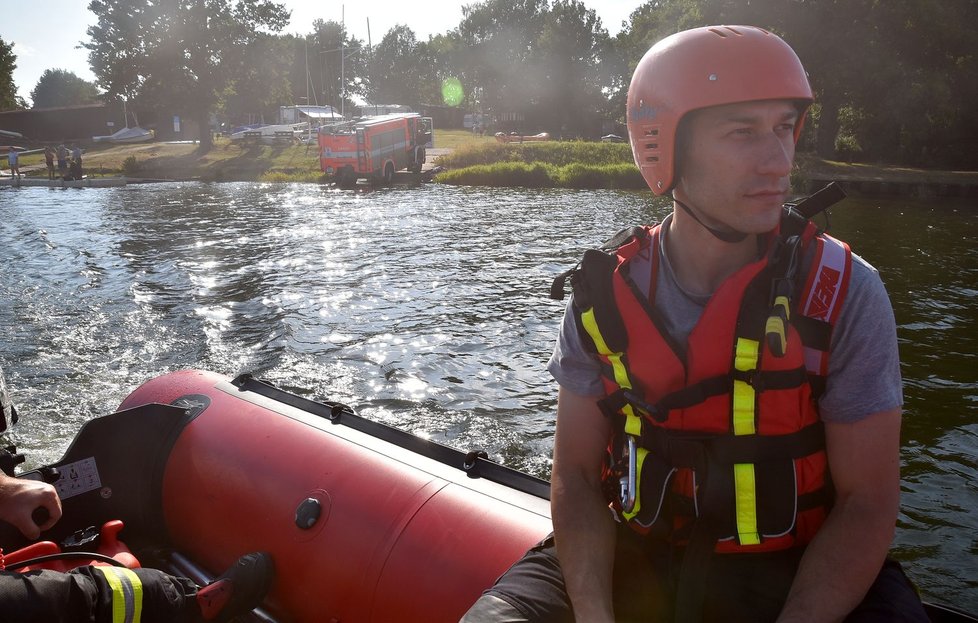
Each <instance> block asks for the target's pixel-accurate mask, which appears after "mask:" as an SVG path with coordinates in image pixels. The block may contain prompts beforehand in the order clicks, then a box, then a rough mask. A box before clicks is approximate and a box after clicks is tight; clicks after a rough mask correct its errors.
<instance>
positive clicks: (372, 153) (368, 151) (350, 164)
mask: <svg viewBox="0 0 978 623" xmlns="http://www.w3.org/2000/svg"><path fill="white" fill-rule="evenodd" d="M430 140H431V120H430V118H428V117H422V116H421V115H419V114H417V113H404V114H393V115H380V116H377V117H364V118H361V119H355V120H352V121H345V122H341V123H336V124H331V125H326V126H323V127H321V128H319V164H320V167H321V168H322V171H323V173H326V174H327V175H331V176H332V179H333V180H334V181H335V182H336V183H338V184H340V185H349V184H355V183H356V181H357V180H358V179H360V178H369V179H371V180H372V181H379V182H383V183H385V184H390V183H391V181H392V180H393V179H394V172H395V171H399V170H401V169H411V170H412V171H414V172H415V173H417V172H420V171H421V165H422V164H424V161H425V144H427V143H428V142H429V141H430Z"/></svg>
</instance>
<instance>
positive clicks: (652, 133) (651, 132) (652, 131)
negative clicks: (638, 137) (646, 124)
mask: <svg viewBox="0 0 978 623" xmlns="http://www.w3.org/2000/svg"><path fill="white" fill-rule="evenodd" d="M645 136H659V128H646V129H645Z"/></svg>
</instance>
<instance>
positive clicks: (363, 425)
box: [231, 373, 550, 500]
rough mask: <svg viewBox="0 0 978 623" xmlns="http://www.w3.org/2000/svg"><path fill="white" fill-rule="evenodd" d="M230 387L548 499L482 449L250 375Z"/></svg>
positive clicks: (541, 485) (534, 481)
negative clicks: (441, 440)
mask: <svg viewBox="0 0 978 623" xmlns="http://www.w3.org/2000/svg"><path fill="white" fill-rule="evenodd" d="M231 384H232V385H234V386H235V387H237V388H238V389H239V390H241V391H248V392H252V393H255V394H258V395H259V396H264V397H265V398H269V399H271V400H275V401H278V402H281V403H283V404H286V405H288V406H290V407H294V408H296V409H300V410H302V411H305V412H307V413H310V414H312V415H315V416H317V417H321V418H323V419H325V420H327V421H329V422H331V423H333V424H342V425H343V426H346V427H348V428H351V429H353V430H356V431H359V432H361V433H366V434H368V435H370V436H372V437H376V438H377V439H380V440H382V441H386V442H388V443H392V444H394V445H396V446H398V447H401V448H404V449H405V450H409V451H411V452H414V453H416V454H419V455H421V456H424V457H427V458H429V459H433V460H435V461H438V462H439V463H443V464H445V465H448V466H450V467H454V468H456V469H459V470H462V471H463V472H465V474H466V475H467V476H468V477H469V478H485V479H486V480H489V481H492V482H495V483H498V484H501V485H503V486H506V487H509V488H511V489H514V490H516V491H521V492H523V493H528V494H530V495H534V496H536V497H539V498H543V499H545V500H549V499H550V483H549V482H547V481H546V480H543V479H542V478H537V477H536V476H532V475H530V474H527V473H526V472H521V471H519V470H515V469H513V468H511V467H506V466H505V465H500V464H499V463H496V462H495V461H492V460H490V459H489V458H488V455H487V454H486V452H485V451H483V450H481V449H474V450H471V451H468V452H463V451H461V450H456V449H455V448H451V447H449V446H446V445H443V444H440V443H438V442H436V441H431V440H429V439H422V438H421V437H418V436H417V435H413V434H411V433H409V432H407V431H403V430H401V429H399V428H394V427H393V426H389V425H387V424H383V423H381V422H375V421H373V420H369V419H367V418H364V417H363V416H360V415H357V414H356V412H355V411H354V410H353V409H352V408H351V407H349V406H348V405H345V404H343V403H340V402H332V401H328V400H324V401H317V400H312V399H309V398H303V397H302V396H298V395H296V394H293V393H292V392H289V391H287V390H284V389H280V388H278V387H276V386H275V385H273V384H272V383H270V382H268V381H265V380H262V379H258V378H255V376H254V375H252V374H250V373H245V374H241V375H239V376H237V377H235V378H234V379H233V380H232V381H231Z"/></svg>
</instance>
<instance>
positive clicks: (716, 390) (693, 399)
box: [598, 366, 808, 423]
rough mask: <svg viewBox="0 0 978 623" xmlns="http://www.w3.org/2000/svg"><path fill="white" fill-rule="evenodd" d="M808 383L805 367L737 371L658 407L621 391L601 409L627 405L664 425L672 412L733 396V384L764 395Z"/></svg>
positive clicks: (606, 410) (667, 397)
mask: <svg viewBox="0 0 978 623" xmlns="http://www.w3.org/2000/svg"><path fill="white" fill-rule="evenodd" d="M608 378H614V377H608ZM807 380H808V372H807V371H806V369H805V368H804V367H803V366H801V367H798V368H792V369H790V370H746V371H743V370H734V371H732V372H730V373H729V374H722V375H718V376H713V377H709V378H707V379H703V380H702V381H700V382H698V383H694V384H693V385H689V386H687V387H684V388H682V389H680V390H676V391H674V392H672V393H670V394H666V395H665V396H663V397H662V398H661V399H660V400H659V401H658V402H656V403H655V404H651V403H648V402H646V401H644V400H642V399H641V397H640V396H639V392H636V391H633V390H630V389H619V390H617V391H615V392H613V393H611V394H609V395H607V396H606V397H604V398H602V399H601V400H599V401H598V406H599V407H600V408H601V411H602V412H603V413H604V414H605V415H611V414H614V413H617V412H619V411H621V409H622V408H623V407H625V406H626V405H631V406H632V407H633V408H638V409H639V411H641V412H643V413H644V414H646V415H648V416H649V417H651V418H652V419H653V420H655V421H656V422H659V423H662V422H665V421H666V419H668V417H669V411H672V410H674V409H688V408H689V407H693V406H696V405H698V404H700V403H702V402H705V401H706V400H707V399H709V398H711V397H713V396H722V395H724V394H727V393H730V388H731V386H732V384H733V381H742V382H744V383H746V384H748V385H750V386H751V387H752V388H753V389H754V391H755V392H763V391H766V390H777V389H792V388H795V387H799V386H801V385H802V384H804V383H805V382H806V381H807Z"/></svg>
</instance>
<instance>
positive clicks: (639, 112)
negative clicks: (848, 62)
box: [627, 26, 812, 195]
mask: <svg viewBox="0 0 978 623" xmlns="http://www.w3.org/2000/svg"><path fill="white" fill-rule="evenodd" d="M772 99H790V100H799V101H800V102H803V104H802V108H801V117H800V118H799V119H798V125H797V126H796V127H795V141H796V142H797V141H798V136H799V135H800V134H801V127H802V122H803V121H804V117H805V112H806V111H807V110H808V106H809V105H810V104H811V102H812V88H811V86H809V84H808V77H807V76H806V75H805V68H804V67H802V66H801V61H800V60H798V56H797V55H796V54H795V52H794V50H792V49H791V48H790V47H788V44H787V43H785V42H784V41H783V40H782V39H781V38H780V37H778V36H777V35H773V34H771V33H769V32H767V31H766V30H762V29H761V28H757V27H755V26H707V27H703V28H694V29H692V30H686V31H683V32H679V33H676V34H674V35H671V36H669V37H666V38H665V39H663V40H661V41H659V42H658V43H656V44H655V45H653V46H652V47H651V48H650V49H649V51H648V52H646V53H645V56H643V57H642V60H641V61H639V63H638V66H637V67H636V68H635V74H634V75H633V76H632V83H631V84H630V85H629V87H628V104H627V117H628V138H629V141H630V142H631V144H632V155H633V156H634V157H635V164H636V165H638V168H639V170H640V171H641V172H642V177H644V178H645V181H646V182H647V183H648V185H649V187H650V188H651V189H652V192H654V193H655V194H657V195H661V194H664V193H666V192H669V190H671V189H672V187H673V186H674V185H675V183H676V180H675V174H676V153H675V152H676V131H677V129H678V128H679V122H680V121H681V120H682V118H683V116H684V115H686V113H688V112H690V111H693V110H696V109H699V108H707V107H709V106H720V105H723V104H735V103H738V102H750V101H755V100H772Z"/></svg>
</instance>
